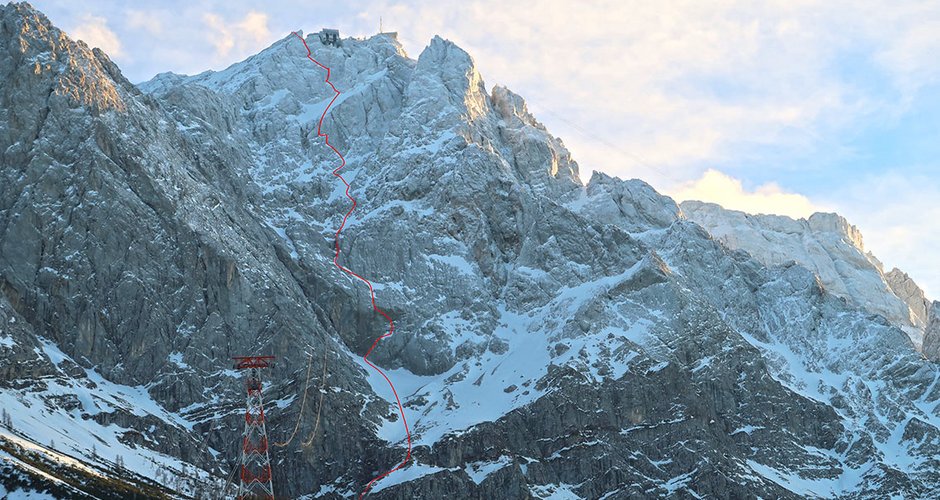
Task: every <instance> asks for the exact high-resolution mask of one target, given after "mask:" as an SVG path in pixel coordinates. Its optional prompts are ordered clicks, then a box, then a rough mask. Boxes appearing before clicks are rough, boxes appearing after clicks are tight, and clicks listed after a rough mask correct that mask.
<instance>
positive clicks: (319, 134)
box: [293, 32, 411, 499]
mask: <svg viewBox="0 0 940 500" xmlns="http://www.w3.org/2000/svg"><path fill="white" fill-rule="evenodd" d="M293 34H294V36H296V37H297V38H299V39H300V41H301V42H303V44H304V48H305V49H307V59H310V60H311V61H313V63H314V64H316V65H317V66H319V67H321V68H323V69H325V70H326V80H325V81H326V83H327V84H329V86H330V88H332V89H333V98H332V99H330V103H329V104H327V105H326V109H324V110H323V114H322V115H320V121H319V122H318V123H317V137H323V140H324V142H325V143H326V145H327V146H329V147H330V149H332V150H333V152H334V153H336V156H338V157H339V159H340V160H341V162H342V163H341V164H340V166H338V167H336V168H335V169H333V175H334V176H335V177H336V178H338V179H339V180H341V181H343V184H345V185H346V197H347V198H349V200H350V201H352V207H350V208H349V211H348V212H346V215H344V216H343V223H342V224H340V225H339V229H337V230H336V234H335V235H334V236H333V239H334V241H335V243H336V253H335V254H334V255H333V265H335V266H336V267H337V268H339V269H340V270H342V271H343V272H345V273H347V274H349V275H350V276H354V277H356V278H358V279H359V280H360V281H362V282H363V283H365V284H366V285H368V286H369V295H370V297H371V298H372V309H373V310H374V311H375V312H377V313H379V314H381V315H382V317H384V318H385V319H386V320H388V333H386V334H384V335H382V336H380V337H378V338H376V339H375V342H372V347H370V348H369V350H368V351H366V354H365V356H363V357H362V360H363V361H365V362H366V364H367V365H369V366H371V367H372V369H373V370H375V371H376V372H378V373H379V375H381V376H382V378H384V379H385V381H386V382H388V386H389V387H390V388H391V389H392V394H394V395H395V402H396V403H398V413H399V414H401V421H402V424H404V426H405V435H406V436H407V438H408V452H407V453H406V454H405V459H404V460H402V461H401V463H400V464H398V465H396V466H395V467H394V468H393V469H391V470H389V471H386V472H384V473H382V474H379V475H378V476H376V477H375V478H374V479H372V480H371V481H369V484H367V485H366V487H365V489H363V490H362V492H361V493H359V498H360V499H361V498H362V497H363V496H364V495H365V494H366V493H368V492H369V490H370V489H372V486H373V485H374V484H375V483H376V482H377V481H379V480H380V479H382V478H384V477H385V476H388V475H389V474H391V473H393V472H395V471H397V470H398V469H401V468H402V467H404V466H405V464H407V463H408V461H409V460H411V431H410V430H408V421H407V420H405V409H404V408H403V407H402V405H401V399H399V397H398V391H396V390H395V384H393V383H392V381H391V379H389V378H388V375H386V374H385V372H383V371H382V370H381V369H380V368H379V367H378V366H375V365H373V364H372V362H371V361H369V354H372V350H373V349H375V348H376V346H378V345H379V342H380V341H381V340H382V339H384V338H388V337H391V336H392V335H393V334H394V333H395V323H394V322H392V318H391V317H390V316H389V315H388V314H386V313H385V311H383V310H382V309H380V308H379V306H377V305H375V290H374V289H373V288H372V282H370V281H369V280H367V279H365V278H363V277H362V276H359V275H358V274H356V273H355V272H353V271H352V270H350V269H348V268H346V267H343V266H342V265H341V264H340V263H339V262H338V260H339V235H340V233H341V232H342V231H343V228H344V227H346V219H348V218H349V215H350V214H351V213H353V210H355V209H356V199H355V198H353V197H352V196H351V195H350V194H349V187H350V186H349V183H348V182H346V179H344V178H343V176H342V175H341V174H340V173H339V171H340V170H342V168H343V167H345V166H346V158H343V155H342V154H341V153H340V152H339V150H337V149H336V148H335V147H333V145H332V144H330V135H329V134H324V133H323V132H321V131H320V127H322V126H323V119H324V118H326V113H327V111H329V110H330V106H332V105H333V102H335V101H336V98H337V97H339V94H340V92H339V90H336V86H335V85H333V83H332V82H330V68H328V67H327V66H324V65H323V64H321V63H320V62H319V61H317V60H316V59H314V58H313V57H312V56H311V52H310V47H308V46H307V41H306V40H304V38H303V37H302V36H300V35H298V34H297V32H293Z"/></svg>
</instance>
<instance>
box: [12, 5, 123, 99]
mask: <svg viewBox="0 0 940 500" xmlns="http://www.w3.org/2000/svg"><path fill="white" fill-rule="evenodd" d="M0 17H2V20H0V52H6V53H9V54H10V59H11V62H12V64H10V65H7V66H5V67H0V74H2V75H3V81H4V82H11V83H10V85H11V86H12V88H13V89H14V90H13V91H12V92H11V94H16V89H21V90H23V91H24V92H26V93H33V92H35V91H36V90H37V89H40V88H44V89H48V90H47V91H46V93H45V95H43V96H42V97H41V98H38V97H39V96H38V95H37V96H34V97H35V98H36V99H34V102H33V103H32V104H30V103H25V102H24V105H45V103H46V101H48V100H50V99H53V100H54V99H56V98H59V97H64V98H65V100H66V101H67V106H68V107H79V106H81V107H85V108H87V109H88V110H89V111H91V112H92V113H93V114H97V113H99V112H102V111H106V110H118V111H123V110H125V109H126V102H125V98H124V94H126V93H137V92H138V90H137V89H136V88H135V87H134V86H133V85H132V84H131V83H130V82H128V81H127V80H126V79H125V78H124V76H123V75H121V72H120V70H119V69H118V67H117V65H115V64H114V63H113V62H111V60H110V59H109V58H108V56H107V55H106V54H105V53H104V52H103V51H101V50H99V49H92V48H90V47H89V46H88V45H87V44H85V43H84V42H82V41H81V40H78V41H75V40H72V39H71V38H69V37H68V36H67V35H66V34H65V33H64V32H63V31H61V30H60V29H58V28H56V27H55V26H53V25H52V23H51V22H50V21H49V19H48V18H47V17H46V16H45V15H44V14H42V13H41V12H39V11H37V10H36V9H34V8H33V7H32V6H31V5H29V4H27V3H11V4H7V5H6V6H4V7H3V8H2V10H0ZM50 92H51V94H52V95H50ZM39 94H42V92H40V93H39ZM24 95H25V94H24Z"/></svg>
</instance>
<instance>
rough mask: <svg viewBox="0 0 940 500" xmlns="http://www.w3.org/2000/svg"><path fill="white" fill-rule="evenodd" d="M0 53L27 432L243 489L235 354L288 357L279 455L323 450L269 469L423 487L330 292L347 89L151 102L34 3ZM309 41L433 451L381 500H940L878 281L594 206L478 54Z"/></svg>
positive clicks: (426, 448)
mask: <svg viewBox="0 0 940 500" xmlns="http://www.w3.org/2000/svg"><path fill="white" fill-rule="evenodd" d="M0 29H2V38H0V43H2V46H0V73H3V80H2V81H4V82H9V83H4V85H3V87H2V88H0V116H2V117H3V120H2V121H0V159H2V162H3V164H2V165H3V168H2V171H0V176H2V179H0V238H2V240H0V285H2V286H0V290H2V292H3V294H2V296H0V313H2V315H0V320H3V321H2V325H3V326H0V328H2V330H0V361H2V363H0V366H2V367H3V368H2V370H4V371H3V372H0V373H3V377H2V379H0V397H2V398H3V402H4V405H5V407H7V408H10V413H11V414H12V415H13V424H14V425H13V427H14V429H15V431H7V430H4V431H3V432H4V433H6V434H11V433H13V432H15V433H16V438H15V439H19V440H21V441H22V440H31V441H33V442H34V443H39V445H41V446H39V447H49V445H50V444H51V443H49V441H50V440H51V438H50V436H52V435H55V438H54V441H55V443H54V446H52V447H53V448H55V449H57V450H58V451H59V452H61V453H67V454H69V455H71V456H73V457H75V458H76V460H78V461H80V462H84V463H87V464H91V465H94V466H95V467H96V468H97V469H96V470H99V469H100V470H102V471H104V472H102V473H106V474H112V475H116V476H122V477H125V479H128V478H127V476H128V474H127V473H125V472H124V471H126V469H130V470H132V471H136V472H138V473H140V474H142V475H145V476H149V477H157V473H156V472H155V471H156V470H159V471H162V472H161V474H166V473H167V472H168V471H171V470H172V471H177V472H178V471H181V470H182V469H183V468H185V469H186V476H187V477H188V479H187V480H186V481H183V482H182V484H179V485H175V484H170V485H169V487H170V488H173V489H175V490H176V491H179V492H181V493H186V494H197V493H198V492H197V489H199V488H203V489H206V488H211V489H212V490H213V491H218V489H219V488H224V483H225V480H226V476H227V475H228V474H229V471H231V470H232V467H233V465H234V463H235V460H236V459H237V456H238V455H237V453H238V440H239V438H238V435H239V432H240V429H241V427H240V425H241V424H242V422H243V419H244V417H243V416H242V411H243V410H242V409H241V405H242V401H243V395H242V393H241V386H240V383H241V382H240V379H239V376H238V373H237V372H235V371H233V370H231V369H229V368H230V367H231V360H230V357H231V356H233V355H241V354H255V353H264V354H272V355H275V356H277V362H276V364H275V367H274V368H273V369H272V370H270V372H269V373H268V374H266V375H267V377H268V378H267V380H269V381H270V382H271V383H270V385H269V386H268V388H267V389H266V391H265V399H266V401H267V402H268V403H269V408H268V412H267V416H268V419H269V421H268V429H269V433H270V434H271V437H272V441H279V440H282V439H286V438H287V437H289V436H290V435H291V434H292V431H293V430H294V428H295V425H299V427H298V430H297V432H296V436H297V437H295V439H293V440H292V441H291V442H290V443H289V444H288V445H287V446H285V447H272V462H273V463H274V464H275V471H274V480H275V489H276V490H277V491H278V492H279V495H284V496H286V497H292V498H293V497H303V496H306V497H309V498H344V497H350V496H355V495H356V494H357V493H358V492H359V491H360V490H361V488H362V487H363V486H364V485H365V483H366V482H368V481H369V480H370V479H371V478H372V477H374V475H375V474H376V473H377V472H381V471H384V470H387V469H388V468H390V467H392V466H393V465H394V464H395V463H397V461H399V460H401V457H402V456H403V455H404V437H405V436H404V431H403V428H402V427H401V422H400V419H399V418H398V416H397V411H396V408H395V407H394V405H392V404H391V402H390V399H391V394H390V392H389V390H388V389H387V386H386V385H385V384H384V380H382V379H381V378H380V377H378V376H377V375H374V374H373V373H372V372H370V371H367V370H366V369H365V368H364V366H363V365H362V363H361V361H360V359H359V356H360V355H362V354H363V353H364V352H365V350H366V349H367V348H368V347H369V345H371V343H372V340H373V339H374V338H375V337H377V336H378V335H380V334H382V333H383V332H384V329H385V326H386V325H385V324H384V322H383V320H382V318H381V317H377V316H376V315H375V314H374V313H373V312H372V308H371V304H370V303H369V300H368V291H367V289H365V288H364V287H363V285H362V284H361V283H359V282H357V281H354V280H351V279H350V278H349V277H348V276H347V275H345V274H344V273H342V272H340V271H338V270H337V269H336V268H335V267H334V266H333V263H332V257H333V255H332V252H333V233H334V232H335V230H336V228H337V227H338V225H339V222H340V220H341V218H342V215H343V214H344V213H345V212H346V211H347V210H348V209H349V204H348V200H347V199H346V197H345V196H344V195H343V189H342V184H341V183H340V182H339V181H338V180H336V179H335V178H334V177H333V176H332V175H331V171H332V170H333V169H334V168H335V167H336V166H337V162H336V157H335V155H334V154H333V153H332V151H330V150H329V149H328V148H327V147H326V146H325V145H324V144H323V142H322V141H321V140H320V139H319V138H317V137H316V126H317V120H318V119H319V117H320V114H321V113H322V111H323V109H324V108H325V106H326V105H327V103H328V102H329V99H330V98H332V91H331V90H330V88H329V86H327V85H326V84H325V83H324V81H323V80H324V77H325V72H324V71H323V70H321V69H320V68H319V67H317V66H316V65H314V64H313V63H311V62H310V61H309V60H307V59H306V57H305V55H306V50H305V49H304V48H303V44H302V43H301V41H300V40H299V39H297V38H296V37H294V36H293V35H288V36H286V37H285V38H284V39H282V40H281V41H279V42H277V43H275V44H274V45H272V46H271V47H269V48H268V49H266V50H264V51H262V52H261V53H259V54H257V55H255V56H253V57H251V58H249V59H248V60H246V61H244V62H241V63H238V64H235V65H233V66H232V67H230V68H228V69H226V70H224V71H219V72H207V73H203V74H200V75H196V76H191V77H187V76H181V75H173V74H163V75H159V76H158V77H156V78H155V79H153V80H152V81H150V82H147V83H145V84H143V85H141V86H140V88H139V89H138V88H135V87H134V86H133V85H130V84H129V83H127V82H126V80H124V79H123V77H121V76H120V72H119V70H118V69H117V68H116V67H115V66H114V65H113V64H112V63H111V62H110V61H109V60H108V59H107V57H106V56H105V55H104V54H102V53H101V52H100V51H90V50H89V49H88V48H87V47H85V46H84V44H81V43H76V42H73V41H71V40H69V39H68V38H67V37H66V36H65V35H64V34H62V33H61V32H59V31H58V30H56V29H55V28H54V27H52V26H51V25H50V24H49V23H48V21H47V20H46V19H45V18H44V17H43V16H42V15H41V14H39V13H38V12H36V11H34V10H32V9H31V8H29V7H28V6H26V5H23V4H19V5H10V6H7V7H4V8H3V10H2V22H0ZM306 41H307V43H308V44H309V45H310V47H311V49H312V50H313V55H314V57H315V58H316V59H317V60H319V61H321V62H322V63H323V64H325V65H327V66H329V67H330V68H332V71H331V81H332V82H333V83H334V84H335V85H336V86H337V88H338V89H339V90H340V92H341V93H342V94H341V96H340V98H339V99H338V100H337V102H336V103H335V104H334V107H333V108H331V110H330V113H329V114H328V115H327V118H326V119H325V120H324V122H323V131H324V132H327V133H329V134H330V141H331V143H333V144H334V145H335V146H336V147H337V148H338V149H339V150H340V151H342V152H343V155H344V156H345V157H346V159H347V164H348V165H347V167H346V168H345V169H344V175H345V177H346V179H347V180H349V181H350V183H351V184H352V189H351V194H352V196H353V197H355V198H356V199H357V201H358V205H357V208H356V211H355V212H354V213H353V216H352V217H351V218H350V223H349V224H348V225H347V227H346V229H345V230H344V231H343V237H342V240H341V247H342V256H341V260H340V262H341V263H342V264H343V265H345V266H347V267H349V268H350V269H353V270H355V271H356V272H357V273H359V274H361V275H363V276H366V277H368V278H369V279H371V280H372V281H373V282H374V283H375V288H376V294H377V301H378V304H379V306H380V307H382V308H383V309H384V310H385V311H387V312H389V314H390V315H391V316H392V317H393V318H394V319H395V324H396V334H395V335H394V336H393V337H391V338H389V339H386V340H384V341H382V343H381V344H380V346H379V348H378V349H377V350H376V351H375V352H374V353H373V354H372V356H371V357H370V360H372V361H374V362H376V363H378V364H380V365H382V366H384V367H386V368H387V369H388V373H389V375H390V377H391V378H392V379H393V380H394V381H395V383H396V387H397V389H398V393H399V395H401V396H402V398H403V403H404V406H405V409H406V416H407V417H408V421H409V424H410V425H411V426H412V431H413V434H414V441H415V453H414V456H413V460H412V462H411V463H410V464H409V466H408V467H407V468H406V469H404V470H402V471H399V472H396V473H394V474H392V475H390V476H388V477H387V478H385V479H383V480H381V481H379V482H378V483H377V485H376V487H375V488H374V490H373V493H372V494H371V496H374V497H376V498H440V497H443V496H450V497H454V498H629V497H631V496H632V497H636V496H670V495H671V496H676V497H689V496H706V497H718V498H741V497H755V496H761V497H765V498H767V497H775V498H781V497H783V498H785V497H800V496H806V495H819V496H827V497H828V496H845V497H853V498H854V497H863V498H884V497H887V496H890V495H891V494H893V493H900V494H902V495H905V496H911V497H916V496H929V495H931V494H933V492H935V491H936V490H937V488H938V487H940V468H938V463H937V461H938V458H937V457H938V456H940V412H938V403H940V385H938V384H937V381H938V377H940V373H938V368H937V365H935V364H933V363H930V362H928V361H927V360H925V359H924V358H923V356H921V354H920V353H919V352H917V350H916V349H915V347H914V346H913V344H912V343H911V342H910V340H909V339H908V337H907V335H905V333H904V331H902V329H901V328H899V325H898V324H897V323H894V322H893V319H892V320H886V319H885V318H886V317H887V315H886V314H882V315H875V314H872V313H871V312H870V310H868V309H866V308H865V307H861V306H860V305H859V304H863V303H864V302H863V301H861V300H860V299H859V298H858V297H856V296H855V295H854V294H855V293H856V292H858V293H866V292H867V290H868V289H867V288H865V284H864V280H863V279H861V278H859V279H857V280H854V281H853V280H846V279H845V278H843V282H844V283H845V284H846V288H845V294H841V293H838V294H837V293H836V291H835V290H833V289H832V288H831V287H830V286H827V285H825V284H823V280H822V279H821V278H818V277H817V276H821V273H820V269H818V268H812V267H811V266H810V264H809V263H802V264H796V263H793V262H791V261H792V260H794V259H793V258H790V259H788V261H787V262H781V263H775V262H764V261H762V259H761V258H760V256H758V255H755V254H754V253H748V252H745V251H742V250H735V249H732V248H729V246H728V245H726V244H722V243H721V242H720V241H718V240H717V239H716V238H715V237H713V236H712V235H711V234H709V232H707V231H706V230H704V229H703V228H702V226H700V225H698V224H695V223H693V222H691V221H689V220H688V219H687V218H685V217H683V216H682V213H683V212H686V210H685V207H683V210H682V211H680V209H679V207H677V206H676V204H675V203H674V202H673V201H672V200H670V199H669V198H667V197H664V196H661V195H660V194H658V193H657V192H656V191H655V190H654V189H653V188H651V187H650V186H649V185H647V184H645V183H643V182H641V181H635V180H633V181H622V180H620V179H616V178H612V177H609V176H606V175H604V174H600V173H594V174H593V175H592V176H591V178H590V181H589V182H588V183H587V184H584V183H582V181H581V180H580V177H579V170H578V165H577V164H576V163H575V162H574V161H573V160H572V159H571V157H570V154H569V153H568V152H567V150H566V149H565V147H564V145H563V144H562V142H561V141H560V140H558V139H557V138H554V137H553V136H551V135H550V134H549V133H548V132H547V131H546V130H545V128H544V127H543V126H542V125H541V124H539V123H538V121H537V120H536V119H535V118H534V117H533V116H532V115H531V114H530V113H529V112H528V111H527V109H526V106H525V102H524V100H523V99H522V98H521V97H519V96H518V95H515V94H513V93H512V92H510V91H509V90H507V89H505V88H501V87H494V88H493V89H492V90H490V91H489V92H487V91H486V87H485V86H484V84H483V80H482V78H481V76H480V74H479V73H478V72H477V70H476V69H475V67H474V64H473V60H472V59H471V57H470V56H469V55H468V54H467V53H466V52H464V51H463V50H461V49H460V48H458V47H457V46H455V45H454V44H453V43H451V42H448V41H446V40H443V39H441V38H435V39H434V40H432V41H431V43H430V44H429V46H428V47H427V48H426V49H425V50H424V51H423V52H422V53H421V54H420V55H419V57H418V58H417V59H416V60H415V59H410V58H409V57H408V56H407V55H406V54H405V53H404V52H403V51H402V49H401V47H400V45H398V43H397V42H396V41H395V40H394V39H393V38H391V37H389V36H388V35H377V36H374V37H371V38H368V39H365V40H360V39H350V38H347V39H343V40H342V43H341V45H340V46H328V45H323V44H321V43H320V41H319V38H318V37H317V36H316V35H312V36H308V37H307V38H306ZM773 245H774V244H771V243H768V245H767V246H768V247H772V246H773ZM780 245H784V243H783V242H781V243H780ZM785 248H786V250H773V249H770V250H768V252H780V253H785V252H787V251H789V247H785ZM827 248H828V247H827ZM864 259H867V258H864ZM864 259H863V260H864ZM850 262H851V263H853V264H857V263H858V261H856V260H851V261H850ZM834 267H835V268H836V269H837V270H842V269H843V268H842V267H841V265H836V266H834ZM879 272H880V271H879ZM837 275H838V276H844V275H843V274H837ZM845 276H847V275H845ZM849 282H851V283H849ZM850 285H851V286H850ZM886 286H887V285H886ZM890 286H891V288H892V290H895V295H894V297H895V298H896V299H897V300H898V301H901V300H902V299H900V298H898V297H901V296H903V297H904V299H903V300H905V301H908V302H907V303H908V304H910V303H911V301H913V300H915V299H916V297H917V293H916V290H914V289H913V288H910V287H906V286H904V285H903V280H900V279H892V281H891V283H890ZM900 290H903V291H900ZM882 291H883V290H881V289H879V293H881V292H882ZM872 296H873V297H876V296H877V297H881V295H877V294H872ZM884 305H885V307H886V308H889V306H890V307H894V306H892V305H891V303H890V301H887V300H885V304H884ZM901 307H902V309H901V312H902V313H903V312H904V310H905V309H903V307H907V306H904V303H901ZM886 310H887V309H886ZM927 317H928V319H927V321H926V323H927V326H926V330H927V331H928V332H929V331H931V327H930V326H929V325H930V324H931V316H930V313H929V312H928V316H927ZM934 317H935V316H934ZM911 321H914V320H913V319H912V320H911ZM912 325H913V323H912ZM901 326H906V325H901ZM935 329H936V328H935ZM931 342H932V341H931V340H930V336H929V335H928V337H927V338H925V340H924V352H925V353H926V352H927V351H928V346H932V345H933V344H931ZM931 348H932V347H931ZM937 349H940V346H938V347H937ZM321 402H322V403H321ZM92 422H94V423H92ZM62 429H67V431H66V432H62V433H61V434H59V433H57V431H59V430H62ZM96 437H100V438H101V439H100V440H97V439H96ZM11 439H13V438H11ZM93 443H96V448H95V449H94V451H92V449H91V448H92V447H91V445H92V444H93ZM118 455H120V456H122V457H123V460H122V462H124V464H125V468H124V469H120V468H117V467H114V462H115V461H116V457H117V456H118ZM102 457H103V458H102ZM131 457H134V458H133V459H132V458H131ZM137 457H142V458H137ZM21 469H22V470H26V469H25V468H21ZM174 473H175V472H174ZM161 477H162V476H161ZM133 479H134V478H129V479H128V480H133ZM230 491H231V490H230Z"/></svg>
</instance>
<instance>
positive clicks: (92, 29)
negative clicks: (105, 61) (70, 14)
mask: <svg viewBox="0 0 940 500" xmlns="http://www.w3.org/2000/svg"><path fill="white" fill-rule="evenodd" d="M69 33H70V35H71V36H72V37H74V38H78V39H79V40H82V41H84V42H85V43H86V44H88V46H89V47H98V48H99V49H101V50H103V51H105V52H106V53H107V54H108V56H110V57H112V58H114V59H120V58H122V57H124V50H123V47H122V45H121V40H120V39H118V36H117V35H116V34H115V33H114V32H113V31H111V29H110V28H108V20H107V19H105V18H103V17H98V16H92V15H88V14H86V15H84V16H82V17H81V19H80V21H79V24H78V25H77V26H75V27H74V28H72V29H71V30H69Z"/></svg>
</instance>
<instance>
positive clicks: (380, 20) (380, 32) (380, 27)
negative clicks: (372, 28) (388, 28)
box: [379, 16, 383, 35]
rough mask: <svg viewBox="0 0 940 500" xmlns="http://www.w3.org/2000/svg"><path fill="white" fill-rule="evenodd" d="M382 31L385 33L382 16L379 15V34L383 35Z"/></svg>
mask: <svg viewBox="0 0 940 500" xmlns="http://www.w3.org/2000/svg"><path fill="white" fill-rule="evenodd" d="M382 33H383V31H382V16H379V34H380V35H381V34H382Z"/></svg>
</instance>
